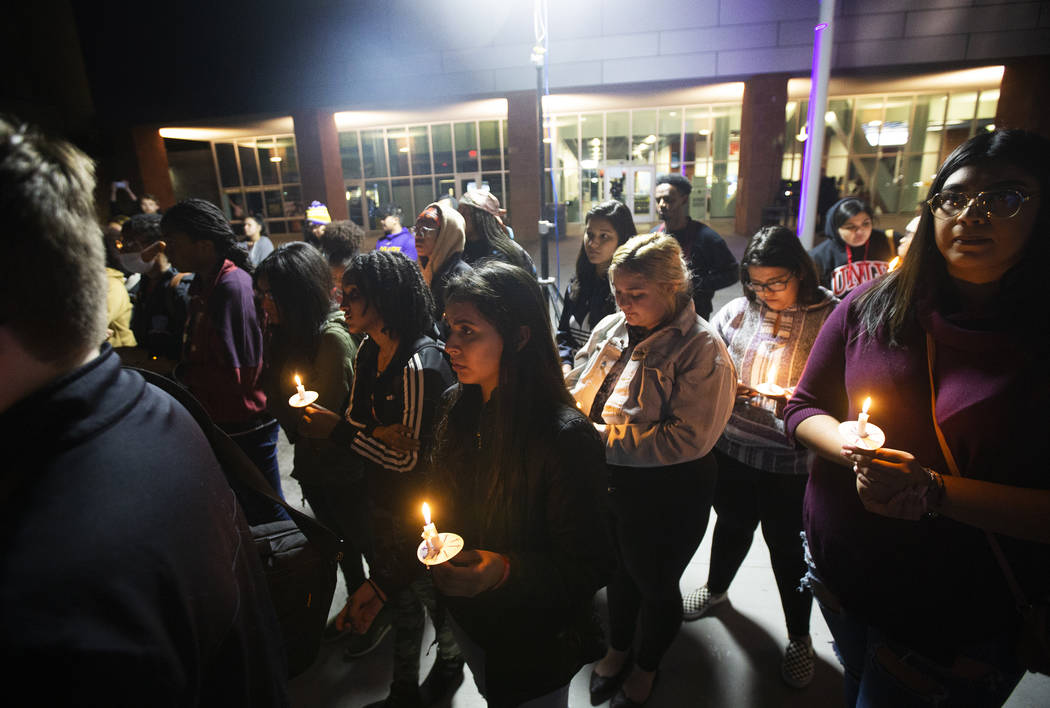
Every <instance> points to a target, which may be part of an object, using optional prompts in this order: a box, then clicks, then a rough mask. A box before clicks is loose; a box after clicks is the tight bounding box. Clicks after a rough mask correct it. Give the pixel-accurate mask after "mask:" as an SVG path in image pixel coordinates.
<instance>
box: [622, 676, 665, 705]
mask: <svg viewBox="0 0 1050 708" xmlns="http://www.w3.org/2000/svg"><path fill="white" fill-rule="evenodd" d="M659 677H660V672H659V671H657V672H656V675H654V676H653V685H652V686H651V687H650V688H649V695H648V696H646V697H645V700H643V701H641V702H639V701H635V700H633V699H631V698H629V697H628V696H627V694H626V693H624V692H623V688H621V689H620V690H619V691H617V692H616V695H615V696H613V697H612V700H611V701H609V708H642V706H644V705H645V704H646V703H648V702H649V699H650V698H652V697H653V691H655V690H656V679H658V678H659ZM625 678H626V677H625Z"/></svg>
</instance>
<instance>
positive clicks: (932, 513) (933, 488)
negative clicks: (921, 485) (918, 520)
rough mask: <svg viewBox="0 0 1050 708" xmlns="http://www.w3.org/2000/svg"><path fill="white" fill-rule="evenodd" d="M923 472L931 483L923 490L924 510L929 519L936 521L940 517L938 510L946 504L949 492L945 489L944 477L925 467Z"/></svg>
mask: <svg viewBox="0 0 1050 708" xmlns="http://www.w3.org/2000/svg"><path fill="white" fill-rule="evenodd" d="M922 470H923V472H925V473H926V476H927V477H928V478H929V482H930V484H929V485H928V486H927V487H926V489H924V490H923V494H922V510H923V512H924V515H925V517H926V518H927V519H934V518H936V517H937V516H938V513H937V511H936V509H937V507H939V506H940V505H941V504H942V503H943V502H944V495H945V493H946V491H947V490H945V488H944V477H942V476H941V475H940V473H938V472H935V471H934V470H931V469H930V468H929V467H923V468H922Z"/></svg>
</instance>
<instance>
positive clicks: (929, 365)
mask: <svg viewBox="0 0 1050 708" xmlns="http://www.w3.org/2000/svg"><path fill="white" fill-rule="evenodd" d="M935 357H936V348H935V345H934V342H933V335H931V334H930V333H929V332H927V333H926V371H927V373H929V376H930V414H931V417H932V418H933V429H934V431H936V433H937V442H938V443H940V446H941V453H942V454H943V455H944V461H945V462H946V463H947V464H948V470H949V471H950V472H951V474H952V475H953V476H955V477H962V476H963V474H962V472H961V471H960V470H959V465H958V464H957V463H956V462H955V455H953V454H952V451H951V448H949V447H948V441H947V440H945V439H944V433H943V432H942V431H941V426H940V425H939V424H938V423H937V390H936V388H935V387H934V382H933V363H934V359H935ZM984 535H985V536H987V538H988V545H989V546H991V547H992V553H993V554H995V560H996V561H998V563H999V567H1000V568H1002V571H1003V575H1004V576H1006V584H1007V585H1009V586H1010V592H1011V593H1013V596H1014V600H1015V601H1016V602H1017V606H1018V607H1022V608H1023V607H1028V604H1029V603H1028V601H1027V600H1026V599H1025V596H1024V593H1023V592H1022V591H1021V586H1020V585H1018V584H1017V578H1016V577H1015V576H1014V573H1013V569H1011V568H1010V562H1009V561H1008V560H1006V556H1005V555H1003V549H1002V548H1001V547H1000V546H999V541H998V540H996V538H995V535H994V534H993V533H992V532H990V531H985V532H984Z"/></svg>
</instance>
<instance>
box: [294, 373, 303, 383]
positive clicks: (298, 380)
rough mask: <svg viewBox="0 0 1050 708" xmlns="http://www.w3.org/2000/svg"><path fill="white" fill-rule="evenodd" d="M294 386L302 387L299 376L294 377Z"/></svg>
mask: <svg viewBox="0 0 1050 708" xmlns="http://www.w3.org/2000/svg"><path fill="white" fill-rule="evenodd" d="M295 385H296V386H302V385H303V382H302V379H300V378H299V374H296V375H295Z"/></svg>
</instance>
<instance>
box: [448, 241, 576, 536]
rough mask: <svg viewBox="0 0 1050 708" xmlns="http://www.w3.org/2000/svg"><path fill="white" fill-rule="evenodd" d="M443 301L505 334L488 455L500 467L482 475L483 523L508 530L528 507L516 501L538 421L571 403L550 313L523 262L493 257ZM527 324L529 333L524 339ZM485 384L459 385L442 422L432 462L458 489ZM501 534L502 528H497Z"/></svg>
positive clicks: (458, 281) (489, 414)
mask: <svg viewBox="0 0 1050 708" xmlns="http://www.w3.org/2000/svg"><path fill="white" fill-rule="evenodd" d="M445 297H446V301H447V302H448V303H450V304H452V303H469V304H471V305H473V306H474V307H475V308H477V310H478V313H479V314H480V315H481V317H483V318H484V319H485V321H486V322H488V323H489V324H491V325H492V326H493V327H494V328H495V329H496V331H497V332H498V333H499V336H500V338H501V339H502V340H503V353H502V355H501V356H500V362H499V384H498V387H497V389H496V392H495V394H494V395H493V397H492V400H491V401H490V406H491V410H486V414H485V415H486V422H485V429H486V431H489V430H491V433H490V434H489V435H488V438H487V439H484V440H483V444H484V445H485V449H486V451H487V453H486V459H488V460H493V461H496V465H497V467H498V473H496V474H492V475H491V477H490V478H489V479H484V477H482V478H481V484H482V485H483V487H482V489H483V490H484V493H485V498H486V503H485V508H484V511H483V514H482V515H483V518H484V528H485V529H487V530H490V531H496V530H497V529H498V528H501V525H503V526H502V528H504V529H506V530H507V531H509V530H510V527H509V526H507V525H506V524H509V523H510V522H512V521H520V520H521V519H522V518H523V514H522V513H520V511H521V509H519V508H518V507H516V506H515V505H516V504H520V503H521V502H523V500H524V499H525V497H526V495H525V493H524V491H525V489H526V481H527V480H526V478H527V475H528V470H527V469H525V466H524V460H525V458H526V451H527V450H528V448H529V446H530V441H534V439H535V433H534V432H533V430H534V429H535V426H536V425H538V424H541V423H542V422H543V421H549V420H550V419H551V416H552V415H554V413H555V411H556V409H557V407H558V406H561V405H564V406H572V405H573V402H572V398H571V397H570V396H569V392H568V390H567V389H566V387H565V380H564V378H563V377H562V373H561V366H560V364H559V363H558V354H557V352H556V351H555V349H554V338H553V336H552V334H551V326H550V319H549V318H548V316H547V309H546V306H545V305H544V301H543V295H542V294H541V293H540V288H539V285H537V283H536V279H535V278H533V277H532V275H530V274H529V273H527V272H525V271H524V270H522V269H521V268H518V267H516V266H511V265H508V264H506V263H502V262H499V261H490V262H488V263H485V264H482V265H480V266H479V267H478V268H476V269H475V270H473V271H471V272H469V273H464V274H462V275H459V276H456V277H454V278H452V279H451V280H450V281H449V283H448V289H447V290H446V295H445ZM522 327H525V328H527V330H528V339H527V340H526V341H525V342H524V343H523V344H522V343H521V331H522ZM481 409H482V400H481V387H480V386H478V385H476V384H461V385H460V386H459V387H458V389H457V390H456V391H455V392H454V393H453V394H452V397H451V400H450V401H449V403H448V405H447V407H446V414H445V415H444V416H443V417H442V419H441V420H440V422H439V423H438V427H437V431H436V433H435V438H436V439H437V440H438V441H439V442H438V444H437V446H436V447H435V450H434V453H433V457H434V462H435V463H436V464H435V466H434V469H435V470H437V471H438V473H440V474H445V475H448V479H447V480H445V481H446V483H447V484H448V485H449V487H450V489H452V490H453V498H454V497H455V496H459V495H458V494H456V491H457V489H456V488H457V485H458V484H459V483H460V482H461V481H462V480H461V476H460V475H456V474H455V472H457V471H459V470H462V469H468V467H466V466H465V465H466V459H465V456H466V451H468V450H471V449H475V448H476V443H475V435H476V434H477V432H478V424H479V417H480V415H481ZM496 533H499V532H498V531H496Z"/></svg>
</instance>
